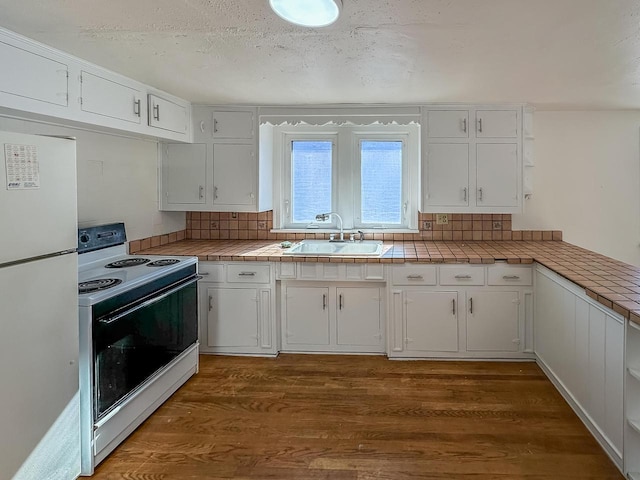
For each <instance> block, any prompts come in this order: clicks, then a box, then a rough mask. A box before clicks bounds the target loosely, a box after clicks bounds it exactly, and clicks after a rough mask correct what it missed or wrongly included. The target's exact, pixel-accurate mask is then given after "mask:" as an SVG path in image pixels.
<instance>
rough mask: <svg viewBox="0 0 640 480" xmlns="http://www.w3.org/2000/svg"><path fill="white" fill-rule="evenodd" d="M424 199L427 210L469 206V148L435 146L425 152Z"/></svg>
mask: <svg viewBox="0 0 640 480" xmlns="http://www.w3.org/2000/svg"><path fill="white" fill-rule="evenodd" d="M425 175H426V185H427V198H426V203H427V205H430V206H445V207H448V206H467V205H469V145H468V144H466V143H434V144H431V145H429V146H428V148H427V168H426V173H425Z"/></svg>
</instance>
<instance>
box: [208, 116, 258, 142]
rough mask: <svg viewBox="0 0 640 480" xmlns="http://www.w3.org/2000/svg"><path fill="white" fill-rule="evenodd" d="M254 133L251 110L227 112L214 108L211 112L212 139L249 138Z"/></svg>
mask: <svg viewBox="0 0 640 480" xmlns="http://www.w3.org/2000/svg"><path fill="white" fill-rule="evenodd" d="M254 135H255V128H254V115H253V112H228V111H221V110H215V111H214V112H213V138H214V139H224V138H233V139H246V140H251V139H252V138H253V137H254Z"/></svg>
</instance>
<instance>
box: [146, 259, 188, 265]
mask: <svg viewBox="0 0 640 480" xmlns="http://www.w3.org/2000/svg"><path fill="white" fill-rule="evenodd" d="M176 263H180V260H178V259H177V258H161V259H160V260H156V261H155V262H151V263H147V267H167V266H169V265H175V264H176Z"/></svg>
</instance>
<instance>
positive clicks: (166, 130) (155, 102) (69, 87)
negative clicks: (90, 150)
mask: <svg viewBox="0 0 640 480" xmlns="http://www.w3.org/2000/svg"><path fill="white" fill-rule="evenodd" d="M0 63H1V64H2V66H3V68H2V74H0V108H3V107H4V108H10V109H13V110H19V111H21V112H24V113H25V114H26V115H25V116H26V117H27V118H34V119H40V118H41V117H42V116H47V117H54V118H59V119H62V120H67V121H69V122H73V123H74V124H76V123H83V124H87V125H92V126H98V127H102V128H105V129H109V130H114V129H115V130H122V131H126V132H130V133H134V134H136V135H141V136H149V137H154V138H162V139H167V140H175V141H181V142H191V141H192V138H191V104H190V103H189V102H186V101H184V100H182V99H179V98H177V97H174V96H172V95H170V94H165V93H164V92H160V91H158V90H156V89H154V88H152V87H150V86H148V85H145V84H143V83H140V82H137V81H135V80H133V79H131V78H127V77H125V76H123V75H119V74H117V73H114V72H111V71H109V70H107V69H105V68H102V67H100V66H97V65H93V64H91V63H89V62H85V61H84V60H81V59H79V58H77V57H74V56H72V55H69V54H67V53H64V52H62V51H59V50H55V49H53V48H51V47H48V46H46V45H43V44H41V43H38V42H35V41H33V40H30V39H28V38H26V37H23V36H21V35H18V34H16V33H13V32H11V31H9V30H5V29H2V28H0ZM147 97H148V99H149V105H147V101H146V99H147ZM148 107H149V108H148ZM154 107H155V111H154V110H153V109H154ZM158 110H159V111H158ZM151 113H155V114H156V117H158V116H159V117H160V120H158V119H157V118H154V117H153V115H151Z"/></svg>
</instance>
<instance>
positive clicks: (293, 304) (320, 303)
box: [282, 286, 331, 349]
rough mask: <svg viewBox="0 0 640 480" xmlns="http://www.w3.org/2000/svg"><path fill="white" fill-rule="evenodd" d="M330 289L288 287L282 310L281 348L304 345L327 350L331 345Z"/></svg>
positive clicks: (285, 291) (284, 295)
mask: <svg viewBox="0 0 640 480" xmlns="http://www.w3.org/2000/svg"><path fill="white" fill-rule="evenodd" d="M328 302H329V289H328V288H327V287H309V286H302V287H296V286H290V287H285V289H284V294H283V305H282V306H283V308H282V314H283V317H282V320H283V322H282V324H283V325H282V335H283V338H282V348H283V349H286V348H297V347H299V346H302V345H305V346H306V345H310V346H317V347H319V348H323V347H324V348H327V347H328V346H329V344H330V338H331V328H330V325H329V306H328Z"/></svg>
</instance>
